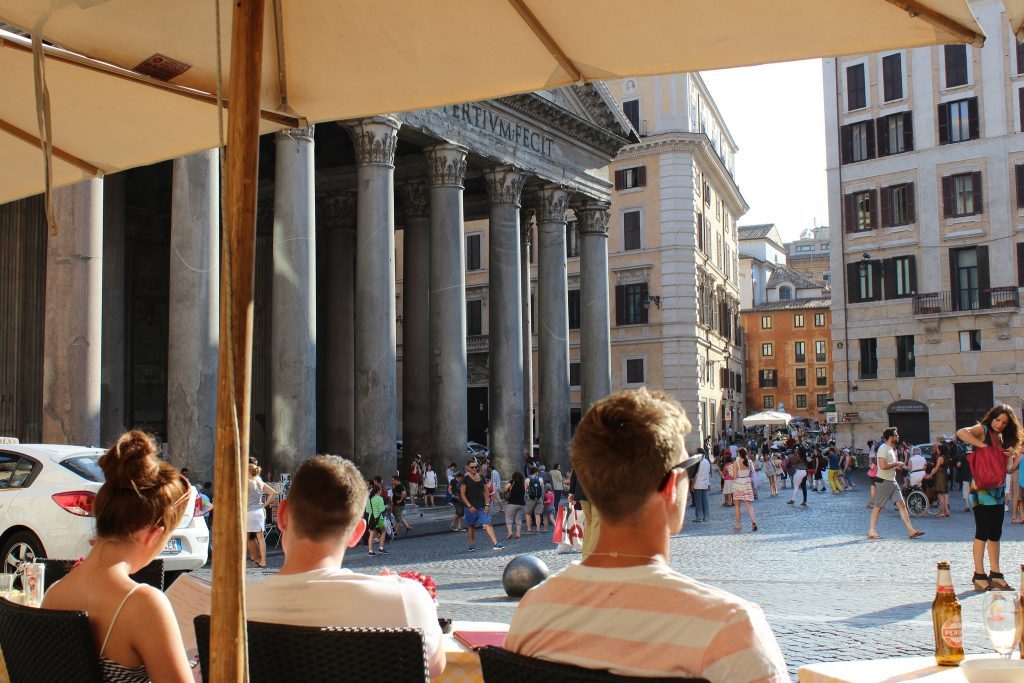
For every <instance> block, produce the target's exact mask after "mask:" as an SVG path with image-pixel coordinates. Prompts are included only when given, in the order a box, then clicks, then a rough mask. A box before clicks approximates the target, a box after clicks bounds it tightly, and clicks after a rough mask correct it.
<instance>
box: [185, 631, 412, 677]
mask: <svg viewBox="0 0 1024 683" xmlns="http://www.w3.org/2000/svg"><path fill="white" fill-rule="evenodd" d="M247 627H248V633H249V683H264V682H266V683H280V681H295V680H301V681H303V683H334V682H335V681H372V680H376V679H378V678H380V677H381V675H384V676H385V677H386V678H388V679H391V680H395V681H402V682H403V683H405V682H408V683H417V682H418V681H423V682H424V683H426V681H429V680H430V677H429V674H428V673H427V661H426V652H425V648H424V645H423V633H422V632H421V631H420V630H419V629H416V628H340V627H334V626H329V627H324V628H319V627H313V626H289V625H285V624H265V623H262V622H258V621H250V622H248V624H247ZM195 629H196V643H197V644H198V645H199V664H200V666H201V667H202V670H203V681H208V680H209V665H210V616H209V615H207V614H203V615H200V616H198V617H196V618H195ZM382 672H386V673H384V674H382Z"/></svg>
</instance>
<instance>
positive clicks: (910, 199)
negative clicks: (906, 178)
mask: <svg viewBox="0 0 1024 683" xmlns="http://www.w3.org/2000/svg"><path fill="white" fill-rule="evenodd" d="M904 187H906V188H907V190H906V192H905V193H904V196H905V197H906V198H907V222H908V223H914V222H915V221H916V220H917V216H916V215H915V213H914V211H915V208H916V207H915V206H914V183H907V184H906V185H904Z"/></svg>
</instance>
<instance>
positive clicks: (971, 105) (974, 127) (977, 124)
mask: <svg viewBox="0 0 1024 683" xmlns="http://www.w3.org/2000/svg"><path fill="white" fill-rule="evenodd" d="M967 117H968V118H969V119H970V121H969V122H968V123H969V125H970V130H971V140H977V139H978V138H979V137H981V119H980V118H978V98H977V97H972V98H971V99H969V100H967Z"/></svg>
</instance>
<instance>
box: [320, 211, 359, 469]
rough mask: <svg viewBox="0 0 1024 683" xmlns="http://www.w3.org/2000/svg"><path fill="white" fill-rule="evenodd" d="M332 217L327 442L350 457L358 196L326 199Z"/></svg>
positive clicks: (325, 415)
mask: <svg viewBox="0 0 1024 683" xmlns="http://www.w3.org/2000/svg"><path fill="white" fill-rule="evenodd" d="M320 206H321V208H322V209H323V214H322V218H323V219H325V220H326V221H327V258H326V264H327V277H326V279H327V281H326V283H325V286H326V288H327V291H326V292H324V293H323V295H324V296H325V297H326V301H327V305H326V313H327V325H326V327H327V329H326V339H324V336H323V335H321V336H320V343H326V344H327V352H326V353H325V354H324V374H323V377H324V382H326V383H327V386H326V390H325V391H324V393H323V399H324V412H323V418H324V422H325V423H326V424H324V446H325V448H326V450H327V452H328V453H332V454H334V455H342V456H344V457H346V458H351V457H352V453H353V452H354V448H355V400H356V384H355V382H356V378H355V368H356V366H355V341H356V337H355V323H356V300H355V292H356V259H355V249H356V241H355V236H356V230H355V227H356V196H355V192H346V193H342V194H340V195H335V196H332V197H328V198H327V199H325V200H324V201H323V202H322V203H321V205H320Z"/></svg>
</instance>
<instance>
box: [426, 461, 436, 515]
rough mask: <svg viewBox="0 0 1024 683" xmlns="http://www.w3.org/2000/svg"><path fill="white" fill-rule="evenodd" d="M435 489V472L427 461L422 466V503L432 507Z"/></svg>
mask: <svg viewBox="0 0 1024 683" xmlns="http://www.w3.org/2000/svg"><path fill="white" fill-rule="evenodd" d="M436 490H437V472H435V471H434V466H433V465H431V464H430V463H429V462H428V463H427V464H425V465H424V466H423V504H424V505H425V506H426V507H428V508H432V507H434V491H436Z"/></svg>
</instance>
